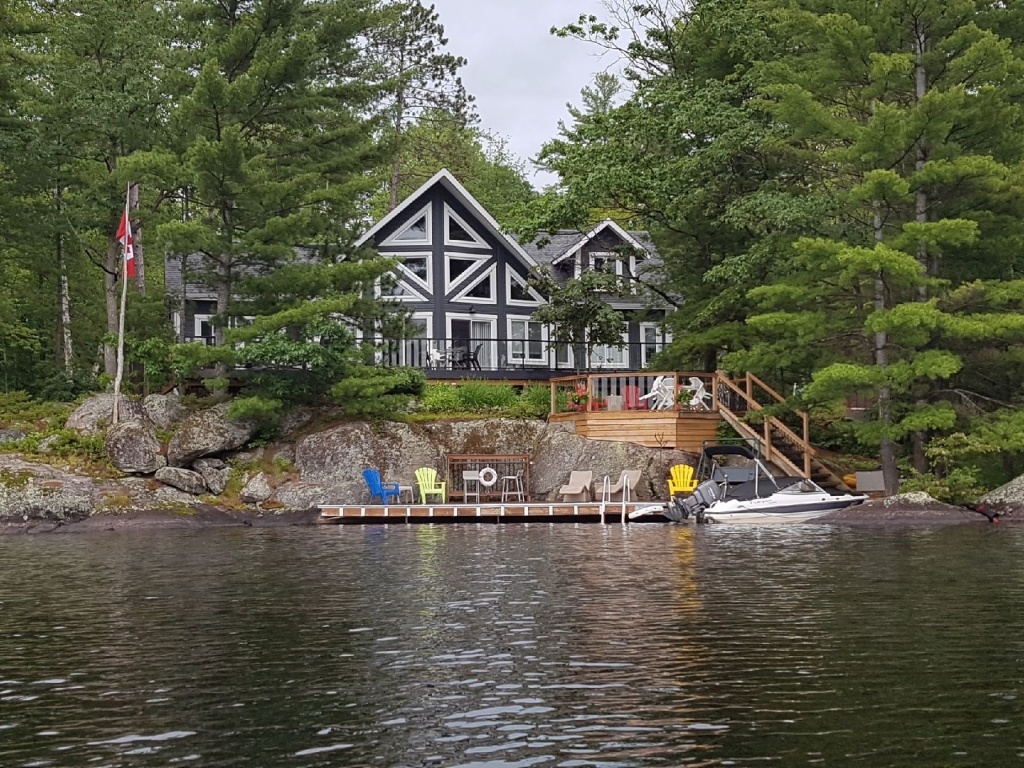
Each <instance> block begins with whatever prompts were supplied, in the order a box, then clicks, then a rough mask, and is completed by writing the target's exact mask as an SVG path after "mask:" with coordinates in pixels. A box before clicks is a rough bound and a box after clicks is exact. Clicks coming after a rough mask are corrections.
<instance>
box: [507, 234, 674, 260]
mask: <svg viewBox="0 0 1024 768" xmlns="http://www.w3.org/2000/svg"><path fill="white" fill-rule="evenodd" d="M627 234H628V235H629V236H630V237H632V238H633V239H634V240H636V241H637V242H639V243H640V244H641V245H643V247H644V249H645V250H646V251H647V252H648V253H650V254H651V259H652V262H656V263H660V258H659V256H658V250H657V249H656V248H655V247H654V243H653V242H652V241H651V236H650V235H649V234H647V233H646V232H641V231H629V232H627ZM587 235H588V233H587V232H581V231H580V230H578V229H559V230H557V231H555V232H546V233H541V234H538V235H537V237H536V238H535V239H534V240H533V241H532V242H529V243H526V242H520V245H522V247H523V250H524V251H526V252H527V253H528V254H530V256H532V257H533V259H534V261H536V262H537V263H538V264H546V265H550V264H551V263H552V262H553V261H555V259H557V258H559V257H560V256H564V255H565V254H567V253H569V252H570V251H573V250H575V249H576V248H577V247H578V246H580V245H581V244H582V243H583V242H584V241H585V240H586V239H587Z"/></svg>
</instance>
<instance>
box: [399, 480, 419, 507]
mask: <svg viewBox="0 0 1024 768" xmlns="http://www.w3.org/2000/svg"><path fill="white" fill-rule="evenodd" d="M413 490H414V489H413V487H412V486H411V485H400V486H398V501H399V503H401V501H402V494H403V493H405V492H406V491H408V492H409V503H410V504H415V503H416V496H415V495H414V493H413Z"/></svg>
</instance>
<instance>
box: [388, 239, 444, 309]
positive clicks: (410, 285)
mask: <svg viewBox="0 0 1024 768" xmlns="http://www.w3.org/2000/svg"><path fill="white" fill-rule="evenodd" d="M381 256H384V257H385V258H388V259H396V260H397V261H399V262H400V263H399V264H398V266H397V267H395V271H394V272H393V275H394V278H395V280H396V281H397V283H398V284H399V288H398V289H397V293H390V294H387V295H389V296H391V297H392V298H397V299H406V300H412V301H425V300H426V297H428V296H430V295H432V294H433V293H434V269H433V256H432V254H431V253H430V251H415V252H413V253H385V252H382V253H381Z"/></svg>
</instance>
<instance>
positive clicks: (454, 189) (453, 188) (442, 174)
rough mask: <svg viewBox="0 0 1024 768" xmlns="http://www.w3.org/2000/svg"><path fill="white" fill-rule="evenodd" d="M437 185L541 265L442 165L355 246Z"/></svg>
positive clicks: (519, 252)
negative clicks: (503, 229) (503, 230)
mask: <svg viewBox="0 0 1024 768" xmlns="http://www.w3.org/2000/svg"><path fill="white" fill-rule="evenodd" d="M435 184H440V185H441V186H442V187H444V188H445V189H446V190H447V191H448V193H449V194H451V195H452V197H454V198H455V199H456V200H458V201H459V202H460V203H462V205H463V206H464V207H465V208H466V209H467V210H469V212H470V213H472V214H473V215H474V216H476V218H477V220H478V221H480V222H482V223H483V224H484V226H485V227H486V228H487V231H488V232H490V233H491V234H492V235H493V236H494V237H496V238H498V240H499V241H501V242H503V243H505V244H506V245H507V246H508V247H509V249H510V250H511V251H513V252H514V253H516V254H517V255H518V256H520V257H521V258H522V259H523V261H525V262H526V263H527V264H528V265H529V266H531V267H536V266H538V264H537V261H536V260H535V259H534V258H533V256H531V255H530V254H529V253H528V252H527V251H526V250H525V249H524V248H523V247H522V246H521V245H520V244H519V243H518V242H517V241H516V240H515V239H514V238H511V237H509V236H508V235H506V234H505V233H504V232H502V230H501V225H500V224H498V222H497V220H496V219H495V218H494V217H493V216H491V214H490V213H488V212H487V209H486V208H484V207H483V206H482V205H480V203H479V202H477V199H476V198H475V197H473V195H471V194H470V193H469V190H467V189H466V188H465V187H464V186H462V184H460V183H459V180H458V179H456V178H455V177H454V176H453V175H452V174H451V171H449V170H448V169H447V168H442V169H441V170H440V171H438V172H437V173H435V174H434V175H433V176H431V177H430V178H429V179H427V181H425V182H424V183H423V184H422V185H421V186H420V188H419V189H417V190H416V191H415V192H413V193H412V194H411V195H409V196H408V197H407V198H405V200H403V201H402V202H401V203H399V205H398V207H397V208H395V209H394V210H393V211H391V212H389V213H388V214H387V215H386V216H384V217H383V218H382V219H380V220H379V221H378V222H377V223H376V224H374V225H373V226H372V227H370V228H369V229H368V230H366V232H365V233H364V234H363V236H362V237H360V238H359V240H357V241H356V245H357V246H360V245H363V244H365V243H366V242H367V241H369V240H370V239H371V238H372V237H373V236H374V235H376V234H377V233H378V232H380V231H381V230H382V229H384V227H386V226H388V225H389V224H390V223H391V222H393V221H395V220H396V219H398V218H400V217H401V216H403V215H406V214H408V213H409V210H408V209H409V208H410V207H411V206H412V204H413V203H414V202H415V201H416V200H418V199H419V198H420V196H421V195H423V193H424V192H426V191H427V190H428V189H430V188H431V187H433V186H434V185H435Z"/></svg>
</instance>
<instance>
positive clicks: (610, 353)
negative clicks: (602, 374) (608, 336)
mask: <svg viewBox="0 0 1024 768" xmlns="http://www.w3.org/2000/svg"><path fill="white" fill-rule="evenodd" d="M628 366H629V330H628V328H626V327H625V326H623V329H622V343H621V344H597V345H595V346H594V347H592V348H591V350H590V367H591V368H626V367H628Z"/></svg>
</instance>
